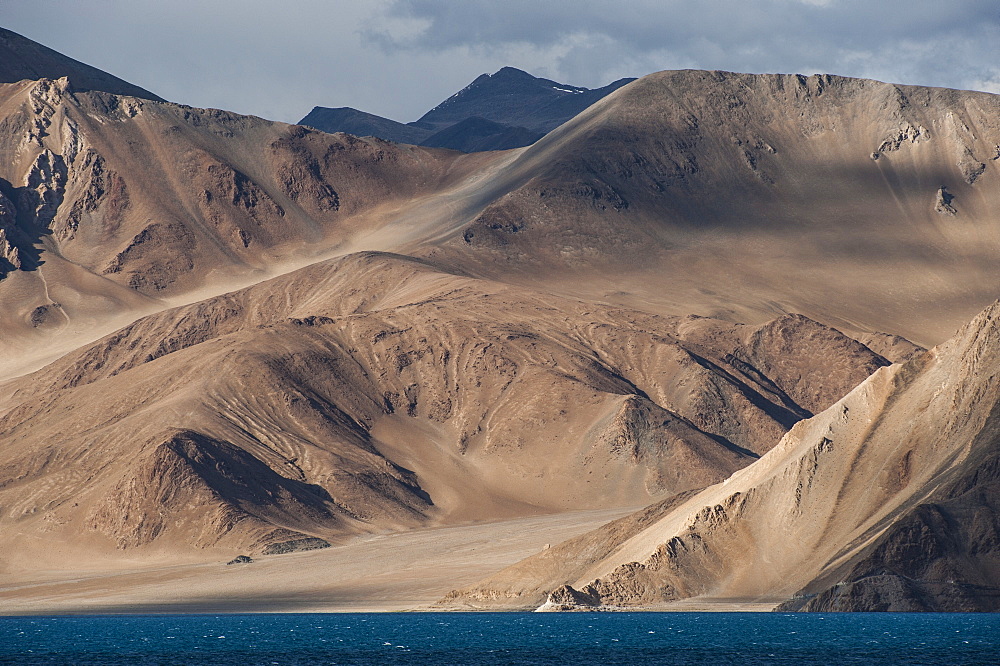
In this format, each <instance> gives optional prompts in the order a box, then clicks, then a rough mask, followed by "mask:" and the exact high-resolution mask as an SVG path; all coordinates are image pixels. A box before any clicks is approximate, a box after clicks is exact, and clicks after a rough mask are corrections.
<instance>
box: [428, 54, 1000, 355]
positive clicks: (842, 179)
mask: <svg viewBox="0 0 1000 666" xmlns="http://www.w3.org/2000/svg"><path fill="white" fill-rule="evenodd" d="M998 157H1000V96H997V95H990V94H987V93H976V92H967V91H955V90H946V89H936V88H920V87H913V86H901V85H893V84H887V83H880V82H876V81H869V80H863V79H848V78H842V77H836V76H811V77H803V76H792V75H751V74H733V73H727V72H703V71H677V72H661V73H659V74H653V75H650V76H647V77H644V78H643V79H640V80H639V81H636V82H634V83H632V84H630V85H628V86H626V87H624V88H622V89H620V90H618V91H616V92H614V93H613V94H611V95H609V96H608V97H606V98H604V99H603V100H601V101H600V102H598V103H597V104H595V105H593V106H591V107H590V108H588V109H587V110H586V111H584V112H583V113H581V114H580V115H579V116H577V117H576V118H574V119H573V120H572V121H570V122H568V123H566V124H565V125H563V126H562V127H560V128H558V129H557V130H555V131H553V132H551V133H550V134H548V135H547V136H546V137H545V138H544V139H542V140H541V141H539V142H538V143H536V144H535V145H533V146H531V147H530V148H528V149H526V150H525V151H524V152H523V153H521V155H520V157H519V158H518V159H517V160H516V161H514V162H512V163H511V164H510V166H509V167H507V169H508V170H510V171H519V172H522V173H524V174H525V175H526V177H527V179H526V181H525V184H523V185H521V186H518V187H517V188H515V189H513V190H511V191H510V192H508V193H507V194H505V195H503V196H501V197H499V198H498V199H497V200H496V201H495V202H494V203H493V204H491V205H489V206H488V207H486V209H485V210H484V211H483V212H482V213H481V214H480V215H479V216H478V217H477V218H476V219H475V220H474V221H473V222H472V223H471V224H468V225H464V226H462V227H460V228H455V229H454V231H453V235H452V237H451V239H450V241H449V242H448V244H447V251H443V250H439V251H436V252H433V253H431V254H430V256H435V257H438V258H445V257H447V258H448V260H449V261H452V262H454V263H455V264H457V265H462V266H465V267H466V268H467V269H469V270H475V271H477V272H478V273H481V274H485V275H490V276H494V277H502V278H503V279H509V280H525V279H528V278H526V277H525V276H526V275H528V276H532V277H533V279H536V280H545V282H546V284H548V285H549V286H550V287H556V286H559V287H560V288H562V289H564V290H566V291H573V292H574V293H578V294H582V293H585V292H586V293H589V294H591V295H597V296H599V297H602V298H607V299H610V300H613V301H615V302H619V303H623V304H625V303H628V304H633V305H635V306H637V307H642V308H647V309H648V308H657V309H659V310H661V311H662V310H673V311H680V312H698V313H700V314H705V315H714V316H723V317H725V318H733V319H736V320H738V321H761V318H762V315H763V314H765V313H778V312H803V313H805V314H807V315H809V316H812V317H814V318H819V319H822V320H825V321H828V322H830V323H832V324H834V325H837V326H846V327H848V328H851V327H854V328H861V329H868V328H871V327H874V328H875V329H877V330H890V331H893V332H895V333H898V334H902V335H906V336H907V337H910V338H913V339H915V340H917V341H921V342H925V343H926V342H928V341H929V342H933V343H936V342H940V341H941V340H942V339H944V338H945V337H946V336H947V335H948V334H949V333H950V332H951V331H953V330H954V329H955V327H956V326H958V325H959V324H960V323H961V322H962V321H967V320H968V318H969V317H971V316H972V315H973V314H974V313H975V312H976V311H978V310H980V309H981V308H982V307H984V306H985V305H986V304H987V303H989V302H991V301H992V300H993V299H994V298H995V293H994V292H995V288H996V285H997V283H998V278H1000V274H998V269H997V265H998V264H997V262H996V261H995V258H996V257H997V256H998V255H1000V232H998V229H1000V217H998V211H1000V159H998ZM470 257H471V259H470ZM598 275H599V276H600V279H594V278H595V276H598Z"/></svg>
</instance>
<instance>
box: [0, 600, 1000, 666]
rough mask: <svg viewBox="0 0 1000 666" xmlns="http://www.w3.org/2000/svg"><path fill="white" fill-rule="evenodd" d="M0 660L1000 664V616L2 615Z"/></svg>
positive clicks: (245, 665) (79, 665)
mask: <svg viewBox="0 0 1000 666" xmlns="http://www.w3.org/2000/svg"><path fill="white" fill-rule="evenodd" d="M0 663H3V664H73V665H74V666H89V665H91V664H178V665H180V664H185V665H188V664H222V665H228V664H232V665H234V666H252V665H257V664H261V665H271V664H281V665H284V664H378V665H380V666H381V665H383V664H489V665H491V666H498V665H501V664H581V663H600V664H867V665H871V664H935V665H938V664H997V663H1000V614H978V615H972V614H968V615H966V614H901V613H892V614H874V613H872V614H868V613H859V614H828V615H814V614H783V613H780V614H779V613H386V614H369V613H364V614H289V615H264V614H254V615H143V616H76V617H0Z"/></svg>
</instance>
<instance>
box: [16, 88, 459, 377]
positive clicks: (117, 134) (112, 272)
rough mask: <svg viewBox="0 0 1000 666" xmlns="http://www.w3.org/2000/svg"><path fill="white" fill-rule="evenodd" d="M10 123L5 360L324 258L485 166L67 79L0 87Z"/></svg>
mask: <svg viewBox="0 0 1000 666" xmlns="http://www.w3.org/2000/svg"><path fill="white" fill-rule="evenodd" d="M0 125H2V131H0V305H2V308H0V309H2V314H0V331H2V332H3V335H4V337H5V339H6V341H7V343H8V344H7V347H6V349H5V350H4V352H6V353H5V354H4V356H6V355H7V354H8V353H9V354H15V353H16V354H22V355H23V354H25V353H27V352H28V351H30V350H32V349H37V348H39V347H42V348H49V347H59V346H60V345H65V344H66V341H69V340H73V339H74V338H75V336H76V334H78V333H79V334H85V333H86V331H87V330H92V329H95V328H96V329H100V327H101V325H102V324H103V323H105V322H107V321H109V320H111V321H115V320H114V319H113V318H114V317H115V316H116V315H122V316H124V317H127V319H125V320H124V321H130V320H131V319H134V318H135V317H136V316H138V315H140V314H143V313H144V312H148V311H151V310H155V309H160V308H162V307H164V304H163V303H161V302H159V300H158V299H161V298H164V297H168V298H177V297H180V298H181V299H183V300H188V301H190V300H193V297H191V296H186V295H187V294H191V293H192V292H193V291H196V290H198V289H207V290H209V291H210V293H221V292H223V291H226V290H228V289H232V288H235V287H238V286H243V285H246V284H248V283H252V282H255V281H259V280H260V279H263V278H264V277H266V276H267V275H268V274H269V273H273V272H274V271H279V272H280V271H281V270H285V269H283V268H282V266H284V265H285V264H287V263H288V262H292V263H293V264H297V265H304V264H307V263H309V262H310V261H315V260H316V256H317V255H321V254H323V253H329V252H331V251H332V250H334V248H336V247H337V246H338V245H341V244H343V243H344V242H345V241H347V240H348V239H350V238H351V236H352V235H353V234H355V233H358V232H359V231H364V230H367V229H368V228H369V227H370V226H371V225H376V226H377V225H378V224H379V222H378V219H379V216H380V215H382V214H384V211H387V210H389V211H391V210H392V209H394V208H396V207H398V206H399V205H401V203H402V202H411V201H413V200H414V199H415V198H419V197H421V196H423V195H425V194H427V193H429V192H434V191H438V190H440V189H442V188H444V187H446V186H447V185H448V184H449V183H450V182H452V181H458V180H461V178H462V176H463V173H464V172H463V169H465V170H466V171H467V170H468V169H471V168H475V166H476V163H474V159H473V158H462V157H461V156H458V155H456V154H453V153H445V152H441V151H429V150H426V149H421V148H413V147H401V146H396V145H393V144H389V143H386V142H382V141H379V140H375V139H369V140H361V139H357V138H354V137H352V136H348V135H328V134H323V133H320V132H315V131H311V130H307V129H306V128H303V127H299V126H290V125H285V124H282V123H272V122H269V121H265V120H261V119H259V118H254V117H249V116H239V115H236V114H231V113H228V112H224V111H217V110H205V109H192V108H189V107H184V106H179V105H175V104H167V103H160V102H154V101H149V100H142V99H137V98H133V97H120V96H115V95H109V94H106V93H100V92H91V93H75V92H73V91H72V88H71V87H70V84H68V83H67V81H66V80H65V79H62V80H59V81H50V80H42V81H38V82H22V83H20V84H11V85H5V86H0ZM463 159H465V160H466V162H467V163H468V166H463V165H462V164H458V163H457V162H456V160H459V161H460V160H463ZM463 164H464V163H463ZM227 287H228V289H227ZM124 321H119V324H118V325H121V323H124ZM105 330H108V329H105ZM91 339H92V338H91ZM81 342H82V341H81ZM77 344H79V343H77ZM11 361H12V362H15V361H14V359H11ZM0 374H3V373H2V372H0Z"/></svg>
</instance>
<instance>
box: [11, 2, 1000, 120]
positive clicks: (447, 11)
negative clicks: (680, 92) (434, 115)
mask: <svg viewBox="0 0 1000 666" xmlns="http://www.w3.org/2000/svg"><path fill="white" fill-rule="evenodd" d="M0 23H2V24H3V26H4V27H6V28H9V29H11V30H15V31H17V32H20V33H22V34H24V35H25V36H27V37H29V38H31V39H35V40H37V41H39V42H41V43H43V44H45V45H47V46H49V47H52V48H54V49H56V50H58V51H61V52H63V53H65V54H66V55H69V56H71V57H74V58H77V59H79V60H83V61H84V62H87V63H89V64H92V65H94V66H97V67H100V68H102V69H105V70H107V71H109V72H111V73H113V74H115V75H117V76H120V77H122V78H125V79H127V80H129V81H132V82H133V83H136V84H138V85H141V86H143V87H145V88H148V89H150V90H152V91H154V92H156V93H157V94H159V95H162V96H163V97H166V98H167V99H171V100H174V101H178V102H183V103H186V104H192V105H195V106H215V107H222V108H228V109H232V110H234V111H239V112H242V113H253V114H257V115H261V116H264V117H269V118H274V119H278V120H285V121H295V120H298V119H299V118H301V117H302V116H303V115H305V114H306V113H307V112H308V111H309V110H310V109H311V108H312V107H313V106H314V105H322V106H353V107H356V108H360V109H363V110H366V111H370V112H372V113H377V114H379V115H384V116H388V117H390V118H394V119H397V120H403V121H408V120H413V119H415V118H417V117H418V116H419V115H421V114H422V113H423V112H424V111H426V110H427V109H429V108H430V107H432V106H434V105H435V104H437V103H438V102H440V101H441V100H442V99H444V98H445V97H447V96H448V95H450V94H452V93H453V92H455V91H456V90H459V89H460V88H462V87H463V86H465V85H466V84H467V83H469V82H470V81H471V80H472V79H473V78H475V77H476V76H478V75H479V74H481V73H483V72H492V71H495V70H497V69H499V68H500V67H502V66H504V65H513V66H515V67H520V68H522V69H525V70H527V71H530V72H532V73H533V74H536V75H539V76H546V77H549V78H553V79H556V80H560V81H563V82H565V83H570V84H576V85H585V86H591V87H593V86H599V85H604V84H606V83H608V82H610V81H612V80H614V79H616V78H620V77H623V76H640V75H643V74H647V73H649V72H652V71H657V70H660V69H674V68H685V67H697V68H707V69H730V70H737V71H751V72H766V71H782V72H803V73H812V72H817V71H822V72H831V73H838V74H845V75H851V76H865V77H872V78H878V79H882V80H890V81H897V82H903V83H916V84H924V85H944V86H950V87H959V88H976V89H983V90H990V91H993V92H1000V62H998V61H997V60H996V57H995V54H996V44H997V43H1000V9H998V6H997V3H996V0H956V1H954V2H951V3H940V2H926V1H924V0H909V1H904V0H880V1H878V2H875V1H874V0H825V1H824V0H757V1H755V2H748V1H746V0H740V1H737V0H702V1H698V0H687V1H686V2H680V1H678V0H659V1H653V0H619V1H618V2H609V1H607V0H577V1H572V2H571V1H570V0H543V1H539V0H504V1H503V2H497V1H495V0H461V1H458V0H355V1H353V2H348V1H343V0H340V1H338V0H335V1H330V0H285V1H284V2H281V3H275V2H274V1H273V0H242V1H222V0H174V1H173V2H170V3H165V2H162V0H128V1H125V0H88V2H85V3H84V2H79V1H78V0H0Z"/></svg>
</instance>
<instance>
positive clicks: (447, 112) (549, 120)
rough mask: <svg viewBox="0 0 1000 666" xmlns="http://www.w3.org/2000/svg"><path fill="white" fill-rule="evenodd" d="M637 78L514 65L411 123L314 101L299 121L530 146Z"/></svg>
mask: <svg viewBox="0 0 1000 666" xmlns="http://www.w3.org/2000/svg"><path fill="white" fill-rule="evenodd" d="M634 80H635V79H619V80H618V81H615V82H614V83H611V84H608V85H606V86H604V87H603V88H595V89H593V90H591V89H589V88H580V87H578V86H570V85H566V84H563V83H556V82H555V81H550V80H548V79H541V78H537V77H535V76H532V75H531V74H528V73H527V72H524V71H522V70H520V69H515V68H514V67H504V68H503V69H501V70H499V71H497V72H496V73H495V74H483V75H482V76H480V77H478V78H477V79H476V80H475V81H473V82H472V83H470V84H469V85H468V86H466V87H465V88H463V89H462V90H460V91H459V92H457V93H455V94H454V95H452V96H451V97H449V98H448V99H446V100H445V101H443V102H441V103H440V104H438V105H437V106H435V107H434V108H433V109H431V110H430V111H428V112H427V113H425V114H424V115H423V116H421V117H420V119H419V120H416V121H414V122H412V123H406V124H404V123H399V122H396V121H394V120H389V119H388V118H382V117H380V116H375V115H372V114H370V113H365V112H364V111H358V110H357V109H352V108H349V107H343V108H338V109H331V108H327V107H322V106H317V107H314V108H313V110H312V111H310V112H309V114H308V115H307V116H306V117H305V118H303V119H302V120H300V121H299V123H300V124H302V125H308V126H310V127H315V128H316V129H319V130H322V131H324V132H347V133H349V134H355V135H358V136H375V137H378V138H380V139H386V140H387V141H395V142H398V143H409V144H416V145H421V146H430V147H434V148H451V149H452V150H460V151H462V152H466V153H471V152H478V151H485V150H507V149H510V148H521V147H523V146H530V145H531V144H532V143H534V142H535V141H537V140H538V139H540V138H542V137H543V136H545V134H546V133H547V132H550V131H552V130H553V129H555V128H556V127H558V126H559V125H562V124H563V123H564V122H566V121H567V120H569V119H570V118H572V117H573V116H575V115H577V114H579V113H580V112H581V111H583V110H584V109H586V108H587V107H588V106H590V105H591V104H593V103H594V102H596V101H598V100H600V99H603V98H604V97H606V96H607V95H610V94H611V93H613V92H614V91H615V90H618V89H619V88H621V87H622V86H624V85H626V84H627V83H630V82H632V81H634Z"/></svg>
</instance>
